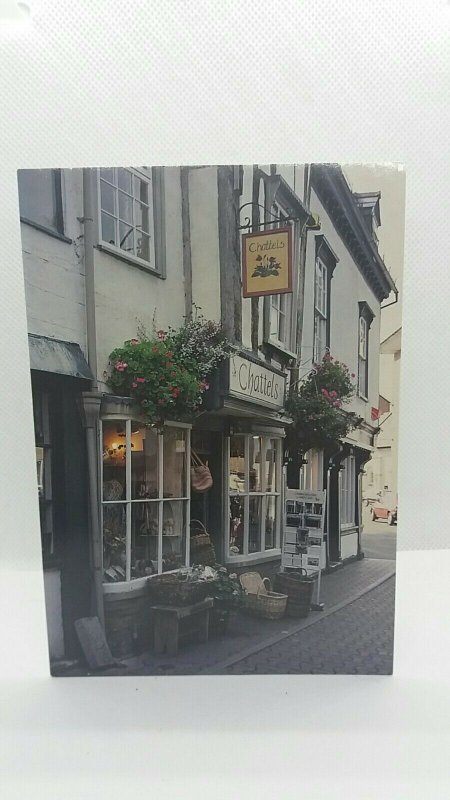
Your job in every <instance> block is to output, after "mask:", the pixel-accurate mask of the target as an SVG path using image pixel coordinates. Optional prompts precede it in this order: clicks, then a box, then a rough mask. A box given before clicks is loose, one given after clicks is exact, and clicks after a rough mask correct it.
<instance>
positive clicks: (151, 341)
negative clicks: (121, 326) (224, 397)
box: [108, 308, 231, 425]
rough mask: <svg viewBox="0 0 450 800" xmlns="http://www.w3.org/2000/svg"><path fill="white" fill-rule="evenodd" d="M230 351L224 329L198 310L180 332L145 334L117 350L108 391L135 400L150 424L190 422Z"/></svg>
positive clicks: (112, 362)
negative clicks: (209, 379) (211, 376)
mask: <svg viewBox="0 0 450 800" xmlns="http://www.w3.org/2000/svg"><path fill="white" fill-rule="evenodd" d="M230 351H231V347H230V344H229V343H228V341H227V339H226V337H225V336H224V334H223V331H222V329H221V327H220V325H217V324H216V323H215V322H212V321H211V320H206V319H205V318H204V317H203V316H202V315H201V314H200V313H199V309H197V308H195V312H194V315H193V318H192V319H191V320H186V322H185V324H184V325H182V326H181V327H180V328H179V329H173V328H169V329H168V330H167V331H165V330H159V331H157V332H156V333H155V334H154V336H152V337H149V336H147V334H146V333H145V332H143V331H141V332H140V334H139V338H136V339H131V340H129V341H127V342H125V343H124V345H123V346H122V347H118V348H116V349H115V350H113V352H112V353H111V355H110V357H109V361H110V367H111V373H110V375H109V378H108V385H109V386H110V388H111V389H112V390H113V391H114V392H115V393H116V394H118V395H121V396H124V397H133V398H134V399H135V400H136V401H137V402H138V403H139V404H140V406H141V408H142V412H143V415H144V416H145V418H146V420H147V421H148V423H149V424H152V425H161V424H163V423H164V420H165V419H175V420H179V421H183V420H186V421H187V420H190V419H192V417H193V415H194V413H195V411H196V410H197V409H198V408H199V406H200V405H201V402H202V396H203V393H204V392H205V391H206V390H207V389H208V388H209V385H208V381H207V378H208V376H209V375H210V374H211V373H212V372H213V370H214V369H215V368H216V367H217V366H218V365H219V364H220V362H221V361H223V360H224V359H225V358H227V356H228V355H229V353H230Z"/></svg>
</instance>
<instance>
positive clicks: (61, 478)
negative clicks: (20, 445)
mask: <svg viewBox="0 0 450 800" xmlns="http://www.w3.org/2000/svg"><path fill="white" fill-rule="evenodd" d="M19 196H20V212H21V221H22V242H23V255H24V275H25V286H26V301H27V313H28V328H29V342H30V362H31V374H32V384H33V403H34V411H35V430H36V461H37V470H38V483H39V493H40V507H41V530H42V546H43V557H44V573H45V590H46V602H47V611H48V626H49V640H50V653H51V657H52V658H55V659H56V658H61V657H62V656H64V655H66V656H67V655H69V656H70V655H73V654H74V653H76V652H77V647H78V645H77V642H76V637H75V634H74V627H73V623H74V621H75V619H77V618H78V617H81V616H86V615H88V614H92V613H94V614H97V615H98V616H99V617H100V619H101V620H102V621H104V624H105V627H106V631H107V635H108V637H109V639H110V641H111V642H113V643H117V642H119V640H120V641H122V642H123V640H124V637H123V635H122V634H123V633H124V631H125V632H126V634H127V636H128V642H130V641H131V638H132V636H133V631H135V629H136V627H139V625H140V621H141V620H143V619H144V618H145V616H146V614H145V598H146V582H147V580H148V575H149V571H151V572H161V571H167V570H170V569H176V568H178V567H180V566H182V565H183V564H186V563H189V558H190V552H189V540H190V528H191V521H196V522H195V524H196V525H197V524H200V526H202V527H204V528H205V529H206V530H207V531H208V532H209V533H210V535H211V538H212V541H213V544H214V547H215V551H216V555H217V559H218V560H219V561H221V562H222V563H225V564H227V565H229V566H233V568H234V567H235V568H237V569H241V568H246V567H247V566H248V565H259V567H260V568H261V569H262V570H263V569H265V568H267V567H268V565H270V564H274V563H275V564H276V563H277V562H279V559H280V555H281V544H282V528H283V491H284V486H285V481H284V476H285V465H286V463H287V460H288V458H287V455H288V454H287V453H286V451H285V445H284V437H285V433H286V428H287V426H288V425H289V423H290V420H289V418H288V417H287V416H286V413H285V410H284V402H285V397H286V394H287V392H288V391H289V389H290V385H291V384H292V383H293V382H294V383H295V382H298V381H299V380H301V379H302V375H303V373H305V374H306V373H307V372H308V371H310V370H311V368H312V365H313V363H315V362H316V361H317V360H320V358H321V357H322V355H323V354H324V353H325V352H331V353H332V354H333V355H334V356H335V357H336V358H339V360H342V361H344V362H345V363H347V364H348V366H349V368H351V370H352V371H353V373H354V374H355V376H357V384H358V392H357V395H356V397H355V398H354V400H353V401H352V403H353V406H352V410H355V411H356V412H357V413H358V415H359V416H360V417H361V418H363V423H362V425H361V426H360V428H359V429H358V431H355V433H354V434H352V435H351V436H349V437H348V439H346V441H344V442H342V443H341V445H340V447H339V449H338V451H337V452H336V451H334V452H320V453H309V454H308V455H307V456H306V458H305V459H304V460H305V461H306V462H307V463H306V464H304V465H303V466H302V467H301V469H300V465H298V469H297V473H296V474H295V471H294V479H293V480H294V483H297V485H298V484H299V482H300V483H301V485H303V486H304V487H305V488H319V487H320V488H327V489H328V501H329V502H328V515H327V532H328V534H327V547H326V550H325V552H324V563H323V566H327V565H330V564H333V563H338V562H341V561H342V560H345V559H346V558H349V557H356V556H358V555H360V552H361V548H360V516H359V506H360V500H361V493H360V484H361V471H362V469H363V466H364V464H365V463H366V462H367V461H368V459H370V456H371V453H372V450H373V435H374V430H375V426H374V424H373V408H374V407H377V406H378V341H379V314H380V304H381V301H382V300H383V299H385V298H387V297H388V296H389V294H390V292H392V291H394V290H395V287H394V285H393V282H392V280H391V278H390V276H389V273H388V271H387V270H386V267H385V266H384V264H383V262H382V260H381V258H380V256H379V254H378V251H377V247H376V227H377V224H379V197H378V196H375V195H354V194H352V192H351V190H350V187H349V186H348V183H347V182H346V180H345V177H344V174H343V172H342V170H341V169H340V168H339V167H334V166H329V167H322V166H314V165H313V166H311V167H294V166H284V165H273V164H272V165H266V166H264V165H258V166H251V167H247V166H246V167H242V166H223V167H221V166H219V167H182V168H175V167H174V168H172V167H171V168H154V167H141V168H124V169H118V168H108V169H99V170H92V169H86V170H42V171H24V172H21V173H20V174H19ZM319 220H320V222H319ZM278 228H283V229H286V228H289V229H290V235H291V240H292V265H293V269H292V286H291V289H292V291H291V292H288V293H284V294H274V295H270V294H265V295H264V296H260V297H243V293H242V272H241V239H242V234H245V233H248V232H258V231H272V232H273V231H276V230H277V229H278ZM193 303H194V304H195V305H196V306H199V307H200V308H201V310H202V313H203V315H204V316H205V317H206V318H208V319H212V320H214V321H217V322H221V323H222V325H223V328H224V330H225V333H226V335H227V337H228V339H229V340H230V341H231V343H232V344H233V346H234V350H233V353H232V355H231V356H230V358H229V359H227V361H225V362H224V363H223V364H222V365H221V367H220V369H219V370H217V372H216V373H215V374H214V375H213V376H212V377H211V385H210V389H209V391H208V392H207V394H206V395H205V399H204V404H203V407H202V409H201V411H200V413H199V414H198V415H197V416H196V418H195V419H194V420H193V421H192V424H186V423H181V422H177V421H176V420H174V421H173V422H171V423H170V424H168V425H167V426H166V427H165V429H164V431H163V432H162V433H158V432H157V431H156V430H153V429H150V428H148V427H146V426H145V425H144V422H143V420H142V418H141V417H140V413H139V409H137V408H136V406H135V405H134V404H133V402H132V401H131V399H126V398H119V397H115V396H113V395H112V394H111V392H110V390H109V389H108V385H107V373H108V358H109V354H110V353H111V351H112V350H113V349H114V348H115V347H117V346H120V345H121V344H122V343H123V341H125V340H129V339H132V338H133V337H135V336H136V335H137V332H138V331H139V330H143V329H144V330H146V331H147V332H149V333H151V332H152V331H154V330H157V329H167V327H168V326H173V327H177V326H179V325H181V324H182V322H183V319H184V317H185V316H186V315H189V314H190V313H191V310H192V304H193ZM191 448H192V450H194V452H195V453H196V454H197V455H198V456H199V457H200V458H201V459H202V460H203V461H207V462H208V465H209V468H210V471H211V474H212V477H213V486H212V487H211V489H210V490H209V491H208V492H207V493H205V494H195V493H193V492H191V487H190V480H189V467H190V463H191ZM291 474H292V470H291ZM125 638H126V637H125ZM127 646H128V645H126V644H125V645H123V647H125V649H126V647H127ZM116 650H117V652H120V647H119V645H118V644H117V647H116Z"/></svg>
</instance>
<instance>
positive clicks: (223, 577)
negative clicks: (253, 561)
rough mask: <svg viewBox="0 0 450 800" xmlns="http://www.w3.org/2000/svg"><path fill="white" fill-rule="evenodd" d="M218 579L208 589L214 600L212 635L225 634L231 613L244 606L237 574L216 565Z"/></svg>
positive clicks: (211, 620)
mask: <svg viewBox="0 0 450 800" xmlns="http://www.w3.org/2000/svg"><path fill="white" fill-rule="evenodd" d="M216 573H217V577H216V578H215V580H213V581H212V582H211V583H210V584H209V587H208V594H209V596H210V597H213V598H214V606H213V608H212V611H211V615H210V626H211V632H212V633H224V632H225V631H226V629H227V627H228V623H229V621H230V616H231V613H232V612H233V611H235V610H237V609H238V608H239V607H240V606H241V604H242V588H241V585H240V583H239V581H238V578H237V575H236V574H235V573H229V572H228V570H227V569H226V567H222V566H220V565H216Z"/></svg>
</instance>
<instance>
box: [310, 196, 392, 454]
mask: <svg viewBox="0 0 450 800" xmlns="http://www.w3.org/2000/svg"><path fill="white" fill-rule="evenodd" d="M310 210H311V212H312V213H313V214H319V216H320V222H321V230H320V234H322V235H324V236H325V237H326V239H327V241H328V242H329V244H330V246H331V247H332V249H333V250H334V252H335V253H336V255H337V257H338V258H339V263H338V265H337V266H336V269H335V271H334V274H333V278H332V280H331V316H330V351H331V354H332V356H333V357H334V358H336V359H337V360H338V361H342V362H343V363H344V364H347V366H348V368H349V370H350V372H351V373H354V375H355V378H354V381H355V382H356V380H357V375H358V319H359V307H358V303H359V302H361V301H365V302H366V303H367V304H368V305H369V306H370V308H371V309H372V311H373V312H374V314H375V317H374V320H373V322H372V325H371V327H370V332H369V397H368V401H364V400H363V399H362V398H360V397H357V396H356V397H354V398H353V399H352V401H351V402H350V403H349V404H348V406H346V408H347V409H348V410H349V411H355V412H356V413H357V414H359V415H360V416H361V417H363V418H364V419H365V421H366V422H367V423H369V424H373V422H372V420H371V408H372V406H373V407H378V394H379V393H378V377H379V376H378V357H379V341H380V303H379V301H378V300H377V298H376V297H375V295H374V293H373V292H372V290H371V289H370V287H369V286H368V284H367V283H366V281H365V279H364V277H363V275H362V274H361V272H360V271H359V269H358V267H357V265H356V264H355V262H354V261H353V259H352V257H351V256H350V254H349V253H348V251H347V248H346V246H345V244H344V243H343V241H342V240H341V238H340V236H339V235H338V233H337V232H336V230H335V228H334V226H333V223H332V222H331V220H330V219H329V217H328V215H327V213H326V211H325V209H324V208H323V206H322V204H321V203H320V201H319V199H318V197H317V195H316V194H315V192H314V191H312V193H311V203H310ZM314 271H315V235H314V233H310V234H308V245H307V254H306V267H305V303H304V318H303V338H302V358H301V361H302V368H301V369H302V373H303V374H304V375H306V374H307V373H308V372H309V370H310V369H311V366H312V354H313V342H314ZM352 437H353V438H356V437H357V432H354V433H353V434H352Z"/></svg>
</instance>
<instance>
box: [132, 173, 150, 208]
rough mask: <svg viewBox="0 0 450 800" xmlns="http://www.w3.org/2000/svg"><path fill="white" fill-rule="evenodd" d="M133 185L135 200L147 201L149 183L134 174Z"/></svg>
mask: <svg viewBox="0 0 450 800" xmlns="http://www.w3.org/2000/svg"><path fill="white" fill-rule="evenodd" d="M133 185H134V192H133V194H134V196H135V197H136V199H137V200H141V201H142V202H143V203H148V197H149V192H148V189H149V184H148V183H147V181H144V180H141V179H140V178H138V177H137V176H136V175H134V177H133Z"/></svg>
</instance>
